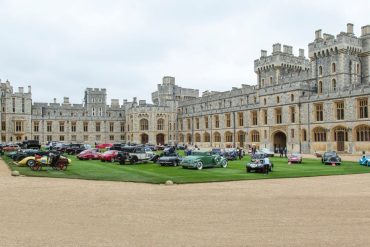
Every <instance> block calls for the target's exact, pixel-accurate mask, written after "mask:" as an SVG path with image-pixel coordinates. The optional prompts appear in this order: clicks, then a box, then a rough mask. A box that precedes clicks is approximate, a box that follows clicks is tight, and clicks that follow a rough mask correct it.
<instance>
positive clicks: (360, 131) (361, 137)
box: [356, 125, 370, 142]
mask: <svg viewBox="0 0 370 247" xmlns="http://www.w3.org/2000/svg"><path fill="white" fill-rule="evenodd" d="M356 141H358V142H368V141H370V127H369V126H367V125H362V126H360V127H358V128H357V129H356Z"/></svg>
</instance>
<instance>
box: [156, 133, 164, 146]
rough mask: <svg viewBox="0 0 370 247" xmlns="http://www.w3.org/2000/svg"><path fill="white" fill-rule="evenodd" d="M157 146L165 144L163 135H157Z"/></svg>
mask: <svg viewBox="0 0 370 247" xmlns="http://www.w3.org/2000/svg"><path fill="white" fill-rule="evenodd" d="M156 141H157V144H162V145H163V144H165V143H164V134H158V135H157V137H156Z"/></svg>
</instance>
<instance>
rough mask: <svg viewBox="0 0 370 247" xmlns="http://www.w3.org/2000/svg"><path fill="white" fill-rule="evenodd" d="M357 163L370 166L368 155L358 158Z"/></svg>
mask: <svg viewBox="0 0 370 247" xmlns="http://www.w3.org/2000/svg"><path fill="white" fill-rule="evenodd" d="M359 163H360V165H362V166H370V156H369V155H368V156H365V155H364V156H362V158H361V159H360V160H359Z"/></svg>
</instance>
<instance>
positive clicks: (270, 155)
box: [260, 148, 274, 157]
mask: <svg viewBox="0 0 370 247" xmlns="http://www.w3.org/2000/svg"><path fill="white" fill-rule="evenodd" d="M260 152H261V153H265V154H267V156H268V157H274V152H272V151H271V150H269V149H268V148H261V150H260Z"/></svg>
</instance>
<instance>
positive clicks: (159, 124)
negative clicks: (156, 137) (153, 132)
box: [157, 118, 164, 130]
mask: <svg viewBox="0 0 370 247" xmlns="http://www.w3.org/2000/svg"><path fill="white" fill-rule="evenodd" d="M163 126H164V120H163V118H160V119H158V121H157V130H163Z"/></svg>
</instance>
